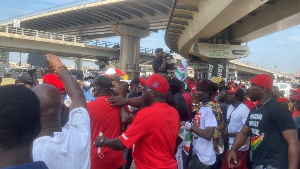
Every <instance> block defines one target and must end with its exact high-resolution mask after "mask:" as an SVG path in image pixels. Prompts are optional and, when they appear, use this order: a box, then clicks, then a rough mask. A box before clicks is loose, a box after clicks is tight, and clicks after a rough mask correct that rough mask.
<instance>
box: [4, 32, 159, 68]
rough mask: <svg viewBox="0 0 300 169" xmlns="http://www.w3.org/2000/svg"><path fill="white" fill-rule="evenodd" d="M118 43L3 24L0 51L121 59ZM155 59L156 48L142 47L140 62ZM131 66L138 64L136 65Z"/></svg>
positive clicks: (92, 58) (131, 65)
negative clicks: (86, 39) (4, 25)
mask: <svg viewBox="0 0 300 169" xmlns="http://www.w3.org/2000/svg"><path fill="white" fill-rule="evenodd" d="M116 46H118V44H112V43H109V42H103V41H83V40H82V39H81V38H80V37H76V36H69V35H64V34H57V33H50V32H44V31H38V30H31V29H24V28H22V29H21V28H13V27H8V26H6V27H0V51H1V50H2V51H11V52H23V53H39V54H47V53H53V54H56V55H58V56H62V57H72V58H80V59H82V58H84V59H86V60H88V59H90V60H98V61H107V60H116V59H119V55H120V49H119V48H118V47H116ZM154 58H155V54H153V50H152V49H147V48H141V49H140V57H139V59H138V62H142V63H146V62H151V61H153V60H154ZM133 63H134V62H133V61H131V64H128V65H126V66H127V67H138V66H137V65H135V64H133Z"/></svg>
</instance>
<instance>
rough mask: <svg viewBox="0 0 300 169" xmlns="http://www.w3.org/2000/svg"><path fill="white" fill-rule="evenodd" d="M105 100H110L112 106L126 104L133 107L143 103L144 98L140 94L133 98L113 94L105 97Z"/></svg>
mask: <svg viewBox="0 0 300 169" xmlns="http://www.w3.org/2000/svg"><path fill="white" fill-rule="evenodd" d="M106 100H107V101H109V102H111V103H112V105H113V106H124V105H126V104H128V105H131V106H133V107H140V106H143V105H144V99H143V97H142V96H140V97H135V98H123V97H119V96H113V97H111V98H107V99H106Z"/></svg>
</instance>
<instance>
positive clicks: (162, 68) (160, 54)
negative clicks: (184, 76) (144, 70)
mask: <svg viewBox="0 0 300 169" xmlns="http://www.w3.org/2000/svg"><path fill="white" fill-rule="evenodd" d="M155 53H156V56H157V58H156V59H155V60H154V61H153V64H152V67H153V70H154V73H165V74H168V72H167V70H168V69H172V67H174V64H173V63H171V64H169V63H168V60H170V59H172V56H171V55H169V54H167V53H164V51H163V49H162V48H157V49H156V50H155Z"/></svg>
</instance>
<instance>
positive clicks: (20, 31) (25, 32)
mask: <svg viewBox="0 0 300 169" xmlns="http://www.w3.org/2000/svg"><path fill="white" fill-rule="evenodd" d="M0 32H3V33H10V34H16V35H22V36H31V37H36V38H44V39H51V40H60V41H67V42H74V43H84V44H86V45H92V46H101V47H105V48H114V49H120V43H119V42H108V41H100V40H94V41H85V40H84V39H82V38H81V37H78V36H70V35H65V34H59V33H51V32H45V31H39V30H32V29H25V28H15V27H11V26H2V27H0ZM140 52H141V53H146V54H155V49H150V48H144V47H140ZM166 53H170V52H166Z"/></svg>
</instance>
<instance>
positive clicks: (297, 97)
mask: <svg viewBox="0 0 300 169" xmlns="http://www.w3.org/2000/svg"><path fill="white" fill-rule="evenodd" d="M291 100H293V101H300V94H297V95H295V96H293V97H291Z"/></svg>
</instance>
